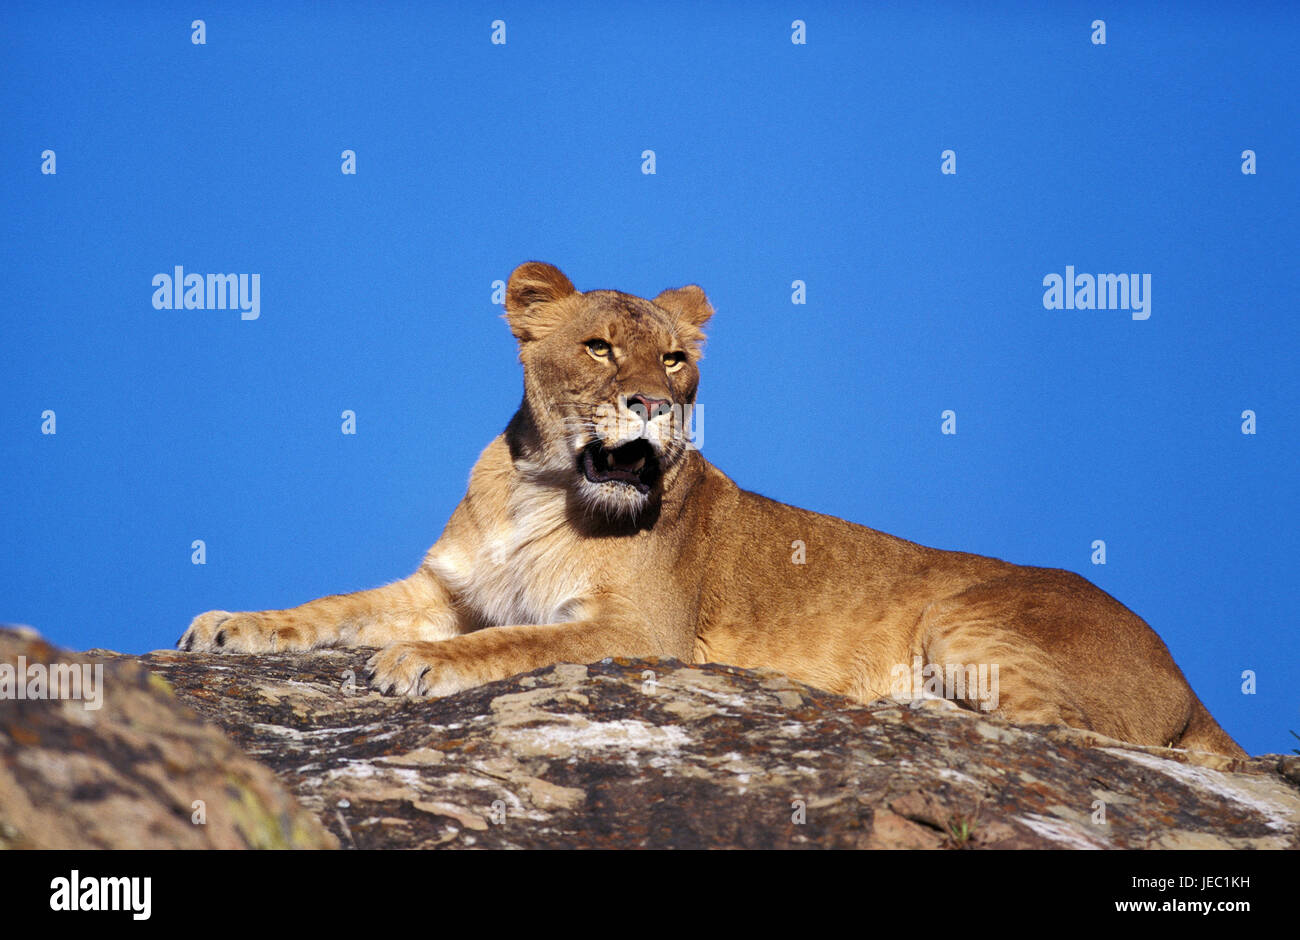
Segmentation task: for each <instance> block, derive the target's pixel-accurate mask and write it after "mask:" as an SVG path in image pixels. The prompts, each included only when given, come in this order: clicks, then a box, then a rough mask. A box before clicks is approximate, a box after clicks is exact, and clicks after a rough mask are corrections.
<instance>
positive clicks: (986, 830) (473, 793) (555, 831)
mask: <svg viewBox="0 0 1300 940" xmlns="http://www.w3.org/2000/svg"><path fill="white" fill-rule="evenodd" d="M369 654H370V651H367V650H356V649H354V650H320V651H315V652H311V653H305V654H302V653H285V654H271V655H260V656H240V655H220V654H208V655H193V654H182V653H174V652H156V653H152V654H150V655H148V656H144V657H119V656H116V655H114V654H100V655H104V656H106V657H108V658H109V659H111V660H113V661H122V660H133V661H134V662H137V663H139V664H142V665H144V666H146V667H147V668H148V669H150V670H152V671H153V672H154V673H156V674H157V675H159V676H161V677H163V678H165V679H166V680H167V682H168V683H169V684H170V685H171V687H172V688H173V689H174V690H175V695H176V698H177V699H178V700H180V701H183V702H185V703H187V704H189V705H190V706H191V707H193V708H194V710H195V711H197V712H198V713H199V714H201V715H203V716H204V717H206V718H208V719H209V720H211V721H212V722H214V723H216V724H217V725H219V726H221V727H222V728H223V729H224V730H225V731H226V733H227V734H228V735H229V736H230V737H231V738H232V739H233V740H234V741H235V742H236V743H237V744H238V745H239V747H240V748H241V749H242V750H243V751H244V752H245V753H247V754H248V755H250V756H251V757H253V758H255V759H256V760H257V761H259V762H261V763H262V764H264V765H266V766H267V767H269V768H271V770H273V771H274V772H275V774H276V776H277V777H278V778H279V779H280V781H281V782H282V783H283V784H284V785H285V786H286V787H287V788H288V789H289V790H290V791H292V792H293V793H294V794H295V795H296V796H297V797H298V799H299V800H300V801H301V802H302V805H303V806H305V807H307V808H308V809H309V810H311V811H312V812H313V813H315V814H316V815H317V816H318V817H319V818H320V819H321V821H322V822H323V823H324V825H325V826H326V827H327V828H328V829H329V830H330V832H331V833H333V835H334V836H335V837H337V839H338V842H339V844H340V845H341V846H343V847H345V848H348V847H357V848H381V847H382V848H427V847H435V846H438V847H446V848H467V847H492V848H503V847H512V848H542V847H545V848H560V847H600V848H606V847H609V848H625V847H676V848H705V847H708V848H715V847H737V848H751V847H752V848H800V847H827V848H831V847H833V848H1248V847H1257V848H1297V847H1300V757H1297V756H1294V755H1289V756H1283V755H1271V756H1264V757H1258V758H1252V759H1249V760H1233V759H1230V758H1224V757H1219V756H1215V755H1196V754H1189V753H1187V752H1182V751H1172V750H1165V749H1158V748H1142V747H1136V746H1133V745H1128V744H1124V743H1123V742H1118V741H1113V740H1110V739H1106V738H1102V737H1100V736H1098V735H1095V734H1091V733H1088V732H1081V731H1076V730H1072V729H1066V728H1058V727H1048V726H1038V727H1017V726H1013V725H1010V724H1008V723H1006V722H1005V721H1002V720H1000V719H997V718H990V717H986V716H982V715H977V714H974V713H972V712H965V711H960V710H956V709H953V708H951V707H948V706H947V705H946V703H941V702H928V703H916V704H915V705H899V704H897V703H892V702H881V703H876V704H874V705H871V706H862V705H859V704H856V703H854V702H852V701H850V700H848V699H845V698H843V697H841V696H838V695H834V694H831V693H828V692H824V691H821V690H818V689H814V688H811V687H809V686H805V685H802V684H800V683H798V682H794V681H792V680H790V679H788V678H786V677H784V676H781V675H779V674H777V673H763V672H753V671H748V670H741V669H735V668H731V667H726V666H717V665H704V666H691V665H685V664H682V663H679V662H676V661H671V660H662V661H656V660H607V661H604V662H600V663H594V664H591V665H586V666H582V665H568V664H563V665H558V666H555V667H551V668H548V669H543V670H538V671H536V672H534V673H530V674H527V675H523V676H516V677H514V678H511V679H507V680H504V681H500V682H495V683H492V684H490V685H486V686H483V687H480V688H478V689H473V690H470V691H467V692H463V693H460V694H458V695H454V696H451V697H448V698H445V699H435V700H424V701H411V700H406V699H398V698H393V697H384V696H380V695H378V694H377V693H374V692H372V691H370V690H369V689H367V688H366V686H365V683H364V681H363V680H362V679H361V678H359V677H360V676H362V674H363V673H362V668H363V666H364V663H365V661H366V659H367V658H368V656H369Z"/></svg>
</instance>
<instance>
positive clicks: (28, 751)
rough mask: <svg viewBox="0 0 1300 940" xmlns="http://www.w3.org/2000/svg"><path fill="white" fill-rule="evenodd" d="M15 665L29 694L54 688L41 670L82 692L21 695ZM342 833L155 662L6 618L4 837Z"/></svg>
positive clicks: (158, 840)
mask: <svg viewBox="0 0 1300 940" xmlns="http://www.w3.org/2000/svg"><path fill="white" fill-rule="evenodd" d="M52 664H54V665H59V666H62V667H64V668H63V669H61V670H60V671H59V672H57V673H56V672H55V671H54V670H52V668H51V665H52ZM83 664H86V665H88V666H89V671H88V672H87V671H85V670H83V669H82V668H81V666H82V665H83ZM96 664H98V668H99V672H98V674H97V673H96V670H95V665H96ZM20 665H21V666H22V668H21V669H19V668H18V667H19V666H20ZM6 666H7V667H9V668H8V669H6ZM69 666H75V667H77V668H76V673H77V675H76V677H75V679H74V678H73V673H72V671H71V670H69V669H67V668H66V667H69ZM19 675H21V676H23V677H25V678H26V679H27V680H28V681H26V682H24V683H22V687H23V692H24V694H28V693H32V694H37V695H47V694H49V691H50V689H51V688H52V687H53V682H52V681H43V680H49V679H51V678H52V677H54V676H55V675H59V676H60V677H61V678H60V683H59V688H60V689H64V690H66V691H67V692H73V693H77V694H79V696H80V697H79V698H77V699H66V698H65V699H53V698H23V699H18V698H16V695H17V692H18V687H17V684H16V681H15V680H16V679H17V678H18V677H19ZM38 680H41V681H39V684H37V683H38ZM85 680H89V681H85ZM74 682H75V684H74ZM96 706H98V707H96ZM196 801H198V802H196ZM196 819H201V820H202V822H201V823H200V822H196ZM337 844H338V840H337V839H336V838H335V837H334V836H333V835H332V834H331V833H330V832H329V831H328V830H327V829H326V828H325V827H324V826H322V825H321V823H320V820H318V819H317V818H316V817H315V816H314V815H312V814H311V813H310V812H307V811H305V810H304V809H303V808H302V806H301V805H300V804H299V803H298V801H297V800H296V799H294V797H293V795H292V794H290V793H289V792H288V790H286V789H285V787H284V786H283V785H282V784H281V783H280V782H279V781H278V780H277V779H276V778H275V775H274V774H272V773H271V772H270V771H269V770H268V769H267V768H265V767H263V766H261V765H259V764H258V763H256V762H255V761H253V760H251V759H250V758H248V757H247V756H245V755H244V754H242V753H240V751H239V749H238V748H236V747H235V746H234V745H233V744H232V743H231V741H230V740H229V738H227V737H226V735H225V734H223V733H222V732H221V731H220V730H219V729H217V728H216V727H214V726H213V725H212V724H210V723H208V722H206V721H204V720H203V719H202V718H200V717H199V716H198V715H196V714H195V713H194V712H193V711H192V710H191V709H190V708H188V707H186V706H185V705H184V704H183V703H182V702H181V701H180V700H179V699H178V698H177V696H176V694H175V692H174V691H173V690H172V689H171V688H170V687H169V686H168V685H167V683H166V681H165V680H163V679H162V678H161V677H160V676H159V675H158V674H157V673H153V672H150V671H149V670H148V669H146V668H145V667H143V666H141V665H140V664H139V663H134V662H130V661H129V660H128V659H126V658H124V657H116V658H114V659H113V660H112V661H109V662H105V661H104V659H103V658H101V657H98V656H93V655H80V654H73V653H67V652H64V651H61V650H57V649H55V648H53V647H51V646H50V645H48V644H47V643H45V642H43V641H42V640H41V639H40V638H39V636H37V635H36V634H35V633H34V632H33V631H29V630H0V848H43V849H68V848H195V849H198V848H281V847H285V848H318V847H333V846H336V845H337Z"/></svg>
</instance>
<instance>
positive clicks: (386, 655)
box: [366, 641, 477, 698]
mask: <svg viewBox="0 0 1300 940" xmlns="http://www.w3.org/2000/svg"><path fill="white" fill-rule="evenodd" d="M442 646H443V644H441V643H428V642H418V641H417V642H409V643H394V644H393V645H392V646H389V647H385V648H384V649H382V650H380V651H379V652H378V653H376V654H375V655H374V656H372V657H370V661H369V662H367V663H366V672H367V675H368V676H369V678H370V684H371V686H373V687H374V688H375V689H378V690H379V691H380V692H382V693H384V694H387V693H389V692H392V693H394V694H396V695H407V696H410V697H412V698H436V697H440V696H443V695H451V694H453V693H455V692H460V691H462V690H464V689H469V688H473V687H474V686H475V685H476V684H477V683H475V682H473V681H472V680H470V679H469V678H468V677H466V676H465V675H464V674H463V673H462V672H461V671H460V670H459V669H458V668H457V667H456V666H455V665H454V663H453V662H452V658H451V657H450V656H448V655H447V654H446V652H444V650H443V649H440V647H442Z"/></svg>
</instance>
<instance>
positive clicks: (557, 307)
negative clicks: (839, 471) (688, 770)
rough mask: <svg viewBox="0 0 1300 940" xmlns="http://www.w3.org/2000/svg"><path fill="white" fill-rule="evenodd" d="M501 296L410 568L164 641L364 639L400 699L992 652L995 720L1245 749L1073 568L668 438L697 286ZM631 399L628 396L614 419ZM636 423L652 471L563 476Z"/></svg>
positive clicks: (843, 673) (522, 272)
mask: <svg viewBox="0 0 1300 940" xmlns="http://www.w3.org/2000/svg"><path fill="white" fill-rule="evenodd" d="M506 311H507V314H506V316H507V319H508V321H509V323H510V327H511V330H512V332H513V333H514V334H515V336H516V338H517V339H518V340H519V345H520V361H521V362H522V363H523V369H524V401H523V404H522V405H521V407H520V410H519V412H518V413H517V414H516V415H515V417H514V418H513V420H512V421H511V422H510V424H509V426H508V427H507V429H506V431H505V432H504V433H503V434H501V435H500V436H499V437H497V438H496V439H495V440H494V441H492V443H491V444H489V445H488V447H487V449H486V450H484V451H483V454H482V456H481V457H480V458H479V460H478V463H477V464H476V465H475V466H474V470H473V473H472V475H471V478H470V483H469V490H468V492H467V493H466V495H465V498H464V500H463V501H462V502H461V504H460V505H459V506H458V507H457V509H456V511H455V512H454V513H453V514H452V517H451V519H450V521H449V522H448V523H447V527H446V530H445V531H444V532H443V534H442V537H441V538H440V539H439V540H438V542H437V543H436V544H435V545H434V546H433V548H431V549H430V550H429V553H428V555H427V557H426V558H425V560H424V563H423V564H422V565H421V567H420V568H419V570H418V571H416V572H415V573H414V574H412V575H411V576H410V577H408V578H406V579H404V580H402V581H398V582H396V583H394V584H390V585H388V586H386V587H381V588H376V589H374V590H370V591H361V592H358V593H355V594H347V595H336V596H331V597H325V598H321V599H320V600H316V601H312V602H311V603H308V604H304V605H303V606H301V607H297V608H293V609H291V610H278V611H261V612H256V613H237V614H231V613H227V612H225V611H211V612H209V613H206V614H202V615H201V616H199V617H197V618H196V619H195V620H194V622H193V623H192V624H191V625H190V628H189V629H188V630H187V631H186V633H185V635H184V636H183V637H182V638H181V642H180V645H181V646H182V648H184V649H225V650H230V651H252V652H260V651H264V650H283V649H305V648H311V647H314V646H323V645H331V644H338V645H357V646H376V647H382V650H381V651H380V652H379V653H378V654H376V656H375V657H374V658H373V659H372V660H371V663H370V668H371V669H372V672H373V681H374V684H375V685H376V686H377V687H378V688H380V689H381V690H384V691H396V692H399V693H404V694H409V695H446V694H449V693H452V692H456V691H459V690H461V689H465V688H469V687H472V686H475V685H478V684H480V683H484V682H489V681H491V680H494V679H501V678H504V677H506V676H510V675H514V674H516V673H521V672H525V671H528V670H531V669H537V668H539V667H543V666H548V665H551V664H553V663H557V662H562V661H565V662H579V663H587V662H594V661H596V660H598V659H602V658H604V657H607V656H660V657H676V658H678V659H682V660H685V661H688V662H724V663H730V664H733V665H737V666H745V667H769V668H775V669H778V670H781V671H783V672H785V673H787V674H789V675H791V676H793V677H795V678H797V679H801V680H803V681H805V682H808V683H810V684H813V685H816V686H820V687H822V688H825V689H830V690H832V691H835V692H840V693H843V694H845V695H848V696H851V697H852V698H855V699H857V700H859V701H863V702H869V701H872V700H875V699H877V698H881V697H886V696H890V695H891V694H895V695H896V694H897V690H896V689H895V688H894V679H895V678H896V676H897V670H898V668H899V666H900V664H901V665H903V666H908V665H910V664H913V663H925V664H936V665H937V666H938V667H940V668H941V669H942V668H943V667H944V666H952V667H953V668H954V669H957V670H958V671H960V670H961V669H963V668H967V667H974V666H975V665H977V664H984V665H990V664H996V665H997V666H998V668H999V676H1000V680H999V684H1000V692H999V695H998V703H997V707H996V709H995V712H996V713H997V714H1001V715H1003V716H1004V717H1006V718H1008V719H1010V720H1012V721H1017V722H1025V723H1051V724H1066V725H1072V726H1074V727H1077V728H1083V729H1088V730H1091V731H1095V732H1098V733H1101V734H1104V735H1107V736H1110V737H1113V738H1119V739H1122V740H1126V741H1131V742H1134V743H1137V744H1143V745H1151V746H1169V745H1177V746H1180V747H1186V748H1192V749H1198V750H1206V751H1213V752H1216V753H1220V754H1227V755H1233V756H1237V755H1242V754H1243V753H1244V752H1243V751H1242V750H1241V748H1239V747H1238V746H1237V745H1236V743H1235V742H1234V741H1233V740H1232V739H1231V738H1230V737H1228V735H1227V734H1226V733H1224V731H1223V730H1222V729H1221V728H1220V727H1219V726H1218V725H1217V724H1216V723H1215V722H1214V719H1213V718H1211V717H1210V715H1209V713H1208V712H1207V711H1206V710H1205V708H1204V706H1203V705H1202V704H1201V703H1200V701H1199V700H1198V699H1197V697H1196V695H1195V694H1194V693H1193V692H1192V690H1191V688H1190V687H1189V686H1188V684H1187V681H1186V680H1185V679H1184V677H1183V674H1182V673H1181V672H1180V671H1179V669H1178V667H1177V666H1176V665H1175V664H1174V662H1173V660H1172V659H1171V657H1170V655H1169V651H1168V650H1167V649H1166V648H1165V646H1164V644H1163V643H1162V642H1161V641H1160V639H1159V637H1157V636H1156V635H1155V633H1154V632H1152V630H1151V629H1150V628H1149V627H1148V626H1147V625H1146V624H1145V623H1144V622H1143V621H1142V620H1141V619H1140V618H1139V617H1137V615H1135V614H1134V613H1132V612H1131V611H1129V610H1128V609H1127V608H1125V607H1124V606H1123V605H1122V604H1120V603H1119V602H1118V601H1116V600H1114V599H1113V598H1111V597H1110V596H1109V595H1107V594H1105V593H1104V592H1102V591H1101V590H1100V589H1098V588H1096V587H1094V586H1093V585H1092V584H1090V583H1088V582H1087V581H1086V580H1084V579H1083V578H1082V577H1080V576H1078V575H1076V574H1072V573H1070V572H1067V571H1060V570H1054V569H1046V568H1029V567H1022V566H1018V565H1012V564H1009V563H1007V562H1003V561H998V560H996V559H993V558H985V557H981V556H978V555H969V554H965V553H961V552H948V551H939V550H936V549H931V548H926V547H923V546H921V545H917V544H914V543H912V542H907V541H904V540H903V539H899V538H895V537H893V536H890V535H886V534H884V533H882V532H877V531H874V530H872V529H868V528H866V527H864V526H860V525H855V524H853V523H849V522H845V521H843V520H841V519H836V518H832V517H830V516H824V515H819V514H817V513H813V512H809V511H807V510H803V509H797V508H795V507H793V506H787V505H784V504H781V503H777V502H774V501H772V500H769V499H766V498H764V497H762V496H759V495H757V494H754V493H749V492H746V491H744V490H741V489H740V488H738V487H737V486H736V485H735V484H734V483H732V481H731V480H730V479H728V478H727V477H726V476H725V475H723V473H722V472H721V471H719V470H718V469H717V468H715V467H714V466H712V465H711V464H710V463H709V462H708V461H706V460H705V459H704V458H703V456H701V454H700V453H699V451H698V450H695V449H693V448H692V447H691V446H689V442H688V441H687V435H686V425H687V424H688V422H687V421H686V420H685V419H684V417H683V415H682V414H681V413H680V411H677V412H672V413H667V414H662V415H659V414H657V413H656V414H650V413H649V411H650V410H651V408H657V407H658V406H657V405H654V404H653V403H656V402H671V403H672V404H674V405H686V404H691V403H693V402H694V400H695V393H696V387H697V385H698V381H699V372H698V368H697V363H698V361H699V358H700V353H701V349H700V347H701V345H702V343H703V340H704V334H703V332H702V327H703V326H704V323H705V322H706V321H707V320H708V318H709V316H710V315H711V314H712V308H711V307H710V306H709V303H708V300H707V299H706V298H705V295H704V292H703V291H701V290H700V289H699V288H698V287H695V286H694V285H692V286H689V287H684V288H679V289H676V290H671V291H665V292H664V293H663V294H660V295H659V297H657V298H655V300H654V301H649V300H644V299H642V298H639V297H633V296H630V295H628V294H623V293H619V292H616V291H590V292H587V293H579V292H578V291H576V290H575V289H574V287H573V285H572V284H571V283H570V282H569V280H568V278H566V277H565V276H564V275H563V274H561V273H560V272H559V271H558V270H557V269H555V268H554V267H551V266H550V265H545V264H540V263H537V262H530V263H528V264H525V265H522V266H521V267H519V268H518V269H517V270H516V271H515V272H514V273H513V274H512V276H511V278H510V283H509V285H508V288H507V300H506ZM594 341H599V342H594ZM593 343H594V345H593ZM602 344H603V345H602ZM605 349H608V355H607V356H605V355H603V351H604V350H605ZM667 354H674V355H670V356H669V358H668V359H665V355H667ZM675 354H681V356H682V360H681V362H680V364H676V359H675ZM670 367H671V368H670ZM636 395H641V396H644V397H643V398H642V399H635V398H634V396H636ZM634 402H648V403H651V404H650V405H648V406H647V407H644V408H642V409H641V411H640V412H639V413H634V412H635V410H636V409H635V408H634V407H633V403H634ZM611 417H613V418H617V419H618V420H613V421H612V420H611ZM789 421H790V423H791V425H793V423H794V421H795V418H794V417H790V418H789ZM629 429H630V430H629ZM638 437H639V438H642V439H644V440H646V441H648V442H649V446H650V447H651V448H652V452H653V455H654V458H653V459H652V460H649V461H647V463H646V466H647V467H650V468H652V469H651V470H650V471H646V472H650V473H651V474H652V475H651V476H650V477H645V478H643V477H640V476H638V477H637V479H638V480H641V481H642V482H643V483H644V481H645V480H646V479H649V480H651V481H652V485H651V484H646V486H645V487H642V488H638V487H637V486H636V485H633V484H632V483H629V482H623V481H619V480H607V479H604V478H603V477H602V476H601V473H603V472H607V469H608V468H605V465H604V464H600V463H594V464H592V466H593V467H595V468H596V469H594V470H591V471H587V470H585V469H583V468H584V467H586V466H587V465H586V464H584V463H583V462H582V461H583V459H584V458H583V457H582V454H583V451H584V448H586V447H588V446H589V445H590V446H592V447H595V446H597V445H607V446H606V447H605V448H604V449H603V450H600V451H599V454H601V455H605V454H607V453H608V451H609V450H610V449H612V448H613V447H614V446H615V445H620V444H625V443H627V442H628V441H634V440H635V439H636V438H638ZM629 446H630V448H631V449H625V450H619V451H618V452H617V453H616V455H615V456H614V457H611V458H609V459H611V460H618V461H624V463H626V460H630V459H631V458H626V459H625V457H624V456H622V455H626V454H632V455H635V454H636V453H638V452H639V451H637V450H636V448H638V447H642V446H643V445H641V444H635V443H633V444H631V445H629ZM593 459H594V460H603V459H605V458H604V457H603V456H602V457H600V458H593ZM610 466H613V464H611V465H610ZM619 466H623V464H619ZM654 467H658V476H657V477H654V476H653V468H654ZM602 468H604V469H602ZM616 469H617V468H616ZM640 472H641V471H638V473H640ZM591 474H595V476H592V475H591ZM646 487H648V489H647V491H646V492H642V491H641V490H642V489H643V488H646ZM799 545H802V546H803V548H802V551H803V552H804V557H803V558H797V557H796V554H797V552H798V551H799V549H798V546H799ZM800 561H801V562H802V563H799V562H800ZM972 675H973V673H972ZM913 694H919V690H916V689H915V688H914V689H913ZM959 698H961V700H960V702H959V704H962V705H964V706H965V707H970V708H980V707H981V702H979V701H976V700H975V699H974V697H973V694H967V695H966V696H965V697H959ZM983 704H984V705H987V704H988V702H987V701H986V702H984V703H983Z"/></svg>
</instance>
